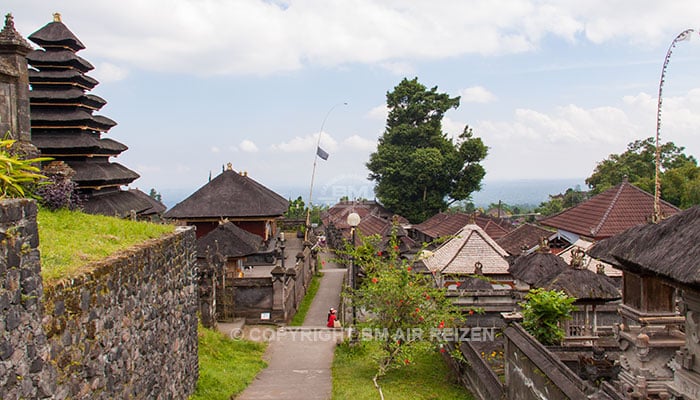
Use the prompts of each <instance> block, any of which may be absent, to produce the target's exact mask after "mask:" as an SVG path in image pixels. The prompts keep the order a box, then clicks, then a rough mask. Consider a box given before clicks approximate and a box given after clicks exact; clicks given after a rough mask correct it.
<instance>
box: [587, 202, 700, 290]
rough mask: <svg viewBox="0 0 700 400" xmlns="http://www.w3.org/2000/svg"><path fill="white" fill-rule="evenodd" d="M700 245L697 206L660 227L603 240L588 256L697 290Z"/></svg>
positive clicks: (699, 208) (640, 228)
mask: <svg viewBox="0 0 700 400" xmlns="http://www.w3.org/2000/svg"><path fill="white" fill-rule="evenodd" d="M699 243H700V206H694V207H691V208H689V209H687V210H684V211H682V212H679V213H677V214H675V215H674V216H672V217H669V218H667V219H665V220H662V221H661V222H659V223H658V224H645V225H640V226H636V227H633V228H630V229H629V230H627V231H625V232H623V233H621V234H619V235H616V236H614V237H611V238H609V239H605V240H602V241H600V242H598V243H596V245H595V246H594V247H593V248H592V249H591V250H589V254H590V255H591V256H592V257H597V258H600V259H603V260H605V261H607V262H609V263H611V264H614V265H617V266H619V267H620V268H621V269H623V270H624V271H630V272H634V273H639V272H646V273H653V274H658V275H661V276H664V277H667V278H669V279H672V280H673V281H675V282H679V283H681V284H687V285H691V286H692V287H694V288H695V290H697V287H698V285H700V264H699V261H698V260H700V245H698V244H699Z"/></svg>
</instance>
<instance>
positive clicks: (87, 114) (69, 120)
mask: <svg viewBox="0 0 700 400" xmlns="http://www.w3.org/2000/svg"><path fill="white" fill-rule="evenodd" d="M31 116H32V128H34V127H35V126H36V127H42V128H44V129H63V128H70V129H82V127H87V128H89V129H93V130H96V131H108V130H110V129H111V128H112V127H113V126H115V125H117V123H116V122H114V121H113V120H111V119H109V118H107V117H103V116H100V115H92V112H91V111H87V110H84V109H80V108H76V109H74V110H72V111H68V110H61V109H58V108H52V109H45V108H44V109H42V108H39V109H37V108H36V107H32V110H31ZM49 127H50V128H49Z"/></svg>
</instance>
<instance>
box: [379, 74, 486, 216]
mask: <svg viewBox="0 0 700 400" xmlns="http://www.w3.org/2000/svg"><path fill="white" fill-rule="evenodd" d="M386 98H387V107H388V108H389V115H388V117H387V127H386V130H385V132H384V134H383V135H382V137H381V138H379V143H378V145H377V151H376V152H374V153H372V154H371V155H370V159H369V161H368V162H367V168H368V169H369V170H370V175H369V178H370V179H371V180H373V181H375V182H376V186H375V193H376V195H377V198H378V199H379V200H380V201H381V202H382V204H383V205H384V206H386V207H387V208H389V209H391V210H392V211H393V212H395V213H397V214H400V215H402V216H404V217H406V218H408V219H409V220H410V221H412V222H421V221H424V220H425V219H427V218H429V217H430V216H432V215H434V214H435V213H437V212H439V211H444V210H445V209H447V207H448V205H449V203H448V201H447V199H448V198H449V199H451V201H450V202H454V201H459V200H465V199H468V198H469V196H470V195H471V193H472V192H474V191H477V190H479V189H481V180H482V179H483V177H484V175H485V174H486V171H485V170H484V168H483V167H482V166H481V164H480V162H481V161H482V160H483V159H484V158H485V157H486V155H487V153H488V147H486V146H485V145H484V143H483V142H482V141H481V139H480V138H477V137H474V135H473V132H472V130H471V129H470V128H469V127H465V128H464V131H463V132H462V134H461V135H460V136H459V138H458V139H457V141H456V143H455V142H454V141H453V140H452V139H448V138H447V136H446V135H445V134H444V133H443V132H442V118H443V116H444V114H445V113H446V112H447V111H448V110H450V109H452V108H457V107H459V97H454V98H451V97H449V95H447V94H445V93H438V92H437V87H434V88H432V89H427V88H426V87H425V86H423V85H422V84H421V83H419V82H418V78H414V79H412V80H408V79H406V78H404V79H403V80H402V81H401V82H400V83H399V84H398V85H397V86H396V87H395V88H394V91H393V92H388V93H387V95H386Z"/></svg>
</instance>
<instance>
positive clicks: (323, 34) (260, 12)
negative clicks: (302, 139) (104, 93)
mask: <svg viewBox="0 0 700 400" xmlns="http://www.w3.org/2000/svg"><path fill="white" fill-rule="evenodd" d="M8 1H9V4H7V8H8V9H12V10H13V12H14V13H15V18H16V23H17V24H18V26H19V28H20V31H21V32H23V33H25V35H28V34H29V33H31V32H33V31H34V30H36V29H38V28H39V27H41V26H43V25H44V24H46V23H47V22H49V20H50V16H51V12H53V10H54V8H55V7H54V5H53V4H52V3H50V2H46V1H44V0H21V1H20V0H8ZM696 1H697V0H679V1H674V2H672V3H669V2H658V1H657V2H646V3H645V5H644V6H643V7H630V5H629V4H627V3H625V2H610V1H603V0H591V1H588V2H586V3H585V4H581V3H580V2H557V1H544V2H542V1H535V0H515V1H510V2H509V3H508V6H507V7H504V6H503V4H502V3H501V2H471V1H439V2H410V3H405V2H396V1H375V0H355V1H349V2H348V1H345V2H343V1H334V2H328V1H326V0H308V1H294V2H292V1H267V2H260V1H258V0H239V1H235V2H231V1H225V0H200V1H198V2H189V1H177V2H173V1H171V0H168V1H166V0H150V1H148V2H143V1H141V0H123V1H120V2H95V1H88V0H75V1H72V2H69V3H67V4H65V5H63V6H62V8H63V10H62V13H63V16H64V22H65V23H66V24H67V25H68V26H69V27H70V28H71V30H72V31H73V32H74V33H75V34H76V35H77V36H78V37H80V38H86V43H85V44H86V45H87V47H88V50H89V52H90V53H91V54H98V55H99V56H100V57H102V58H105V59H106V60H109V61H108V62H109V63H111V64H112V65H119V66H120V67H119V68H120V69H121V70H125V69H126V68H136V67H138V68H145V69H149V70H154V71H168V72H183V73H190V74H200V75H209V74H234V75H239V74H254V75H264V74H272V73H280V72H284V71H293V70H298V69H300V68H302V67H304V66H305V65H315V66H337V65H343V64H350V63H361V64H375V65H378V66H380V67H382V68H388V69H390V70H391V71H394V72H395V73H399V74H404V75H405V74H407V73H408V72H412V71H413V69H414V68H413V67H412V64H414V63H416V62H420V61H429V60H435V59H447V58H451V57H455V56H459V55H465V54H481V55H498V54H513V53H522V52H528V51H533V50H536V49H538V47H539V46H540V44H541V41H542V40H544V38H546V37H554V38H561V39H564V40H566V41H568V42H576V41H577V40H581V39H582V38H585V39H587V40H590V41H592V42H594V43H601V42H605V41H612V40H620V39H622V40H624V41H628V42H632V43H635V44H640V45H642V44H647V45H648V44H649V43H652V44H658V43H660V42H661V43H665V42H667V41H668V40H669V37H672V36H671V35H675V34H676V33H678V32H676V31H677V30H678V27H679V26H681V27H686V26H694V25H695V24H697V21H698V20H700V7H697V4H696ZM639 21H644V23H643V24H640V23H639ZM88 39H89V40H88ZM127 66H128V67H127ZM122 73H123V72H120V73H117V74H116V76H117V77H120V76H121V79H123V76H124V75H120V74H122Z"/></svg>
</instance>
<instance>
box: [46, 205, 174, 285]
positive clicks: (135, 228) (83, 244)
mask: <svg viewBox="0 0 700 400" xmlns="http://www.w3.org/2000/svg"><path fill="white" fill-rule="evenodd" d="M37 223H38V225H39V241H40V242H39V251H40V252H41V275H42V277H43V279H44V281H45V282H52V281H56V280H59V279H69V278H71V277H74V276H77V275H79V274H80V273H82V272H84V267H85V266H86V265H87V264H89V263H91V262H93V261H98V260H102V259H104V258H106V257H108V256H110V255H112V254H115V253H117V252H119V251H121V250H124V249H127V248H129V247H131V246H133V245H135V244H138V243H143V242H145V241H146V240H148V239H153V238H158V237H161V236H163V235H164V234H167V233H171V232H173V231H174V230H175V227H174V226H173V225H162V224H154V223H150V222H141V221H131V220H125V219H121V218H115V217H106V216H102V215H90V214H85V213H82V212H77V211H68V210H59V211H48V210H45V209H40V210H39V214H38V216H37Z"/></svg>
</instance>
